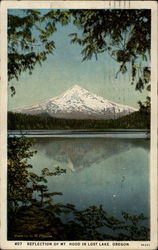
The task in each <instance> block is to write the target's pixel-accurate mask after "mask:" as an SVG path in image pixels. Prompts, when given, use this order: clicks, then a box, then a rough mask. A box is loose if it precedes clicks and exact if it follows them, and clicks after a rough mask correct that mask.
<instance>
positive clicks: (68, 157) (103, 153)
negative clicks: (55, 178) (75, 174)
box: [35, 138, 148, 171]
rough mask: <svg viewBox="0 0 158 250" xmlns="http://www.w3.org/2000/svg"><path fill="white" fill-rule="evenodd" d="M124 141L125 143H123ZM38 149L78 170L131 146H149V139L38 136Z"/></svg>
mask: <svg viewBox="0 0 158 250" xmlns="http://www.w3.org/2000/svg"><path fill="white" fill-rule="evenodd" d="M122 142H123V143H122ZM35 144H36V149H37V150H42V151H44V152H45V154H46V155H47V156H48V157H50V158H53V159H54V160H56V161H58V162H60V163H66V164H67V166H68V168H70V169H71V170H72V171H78V170H81V169H82V168H85V167H90V166H91V165H92V164H94V163H95V164H98V163H100V162H102V160H103V159H104V160H105V159H106V158H109V157H111V156H114V155H116V154H119V153H121V152H125V151H128V150H130V148H131V147H143V148H148V141H147V140H144V143H142V139H140V140H139V139H136V140H135V139H113V138H101V139H100V138H93V139H92V138H91V139H87V138H82V139H79V138H73V139H72V138H69V139H68V138H66V139H65V138H62V139H61V138H60V139H59V138H58V139H54V138H38V139H37V141H36V140H35Z"/></svg>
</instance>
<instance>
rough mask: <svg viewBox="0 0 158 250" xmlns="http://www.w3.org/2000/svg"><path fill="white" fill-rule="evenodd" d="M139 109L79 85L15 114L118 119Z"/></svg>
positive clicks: (15, 110) (20, 109)
mask: <svg viewBox="0 0 158 250" xmlns="http://www.w3.org/2000/svg"><path fill="white" fill-rule="evenodd" d="M135 111H137V109H135V108H132V107H129V106H126V105H122V104H118V103H114V102H111V101H109V100H107V99H104V98H103V97H100V96H97V95H95V94H92V93H90V92H89V91H87V90H86V89H84V88H81V87H80V86H78V85H75V86H74V87H72V88H70V89H68V90H67V91H66V92H64V93H63V94H62V95H60V96H58V97H55V98H52V99H49V100H47V101H44V102H41V103H38V104H35V105H31V106H29V107H25V108H17V109H14V110H13V112H16V113H25V114H32V115H40V114H41V115H49V116H52V117H57V118H65V119H104V120H106V119H116V118H118V117H121V116H124V115H127V114H130V113H132V112H135Z"/></svg>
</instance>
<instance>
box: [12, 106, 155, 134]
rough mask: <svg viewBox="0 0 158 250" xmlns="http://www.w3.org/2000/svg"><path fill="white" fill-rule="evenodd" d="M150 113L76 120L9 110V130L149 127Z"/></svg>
mask: <svg viewBox="0 0 158 250" xmlns="http://www.w3.org/2000/svg"><path fill="white" fill-rule="evenodd" d="M149 128H150V115H149V113H146V112H140V111H139V112H134V113H132V114H129V115H126V116H124V117H121V118H118V119H115V120H114V119H110V120H75V119H60V118H53V117H49V116H39V115H28V114H21V113H13V112H8V129H9V130H23V129H25V130H27V129H28V130H29V129H149Z"/></svg>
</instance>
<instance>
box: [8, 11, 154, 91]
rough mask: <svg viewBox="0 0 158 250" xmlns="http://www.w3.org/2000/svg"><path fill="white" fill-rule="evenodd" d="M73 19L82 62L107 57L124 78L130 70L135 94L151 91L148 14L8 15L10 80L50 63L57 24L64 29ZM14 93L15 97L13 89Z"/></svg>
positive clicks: (37, 12) (64, 12) (31, 12)
mask: <svg viewBox="0 0 158 250" xmlns="http://www.w3.org/2000/svg"><path fill="white" fill-rule="evenodd" d="M70 20H72V22H73V24H74V25H75V26H76V27H77V28H78V29H79V32H78V33H72V34H70V36H71V38H72V39H71V42H72V43H77V44H79V45H81V46H82V47H83V50H82V55H83V61H84V60H89V59H91V58H92V56H93V55H94V56H95V57H96V59H97V58H98V55H99V54H101V53H107V54H109V55H110V56H111V57H112V58H113V59H114V60H115V61H117V62H118V63H119V64H120V66H119V72H122V73H123V74H124V73H126V72H127V70H128V66H129V64H130V65H131V76H132V84H134V83H135V85H136V90H139V91H142V90H143V89H144V88H145V87H146V89H147V90H150V83H149V82H150V67H149V65H148V64H149V61H150V43H151V12H150V10H147V9H133V10H129V9H128V10H125V9H124V10H117V9H110V10H109V9H108V10H107V9H93V10H92V9H85V10H82V9H74V10H66V11H64V10H59V9H58V10H50V11H47V12H46V13H42V12H40V11H37V10H33V9H27V10H23V14H21V16H20V15H19V16H18V15H16V14H14V15H13V14H11V13H9V15H8V76H9V80H11V79H13V78H16V79H18V78H19V75H20V74H21V72H23V71H27V70H28V71H29V72H30V73H31V72H32V70H33V69H34V67H35V65H36V64H37V63H39V64H41V62H42V61H44V60H46V59H47V55H48V54H50V53H52V52H53V50H54V48H55V43H54V41H53V40H52V35H53V33H54V32H55V31H56V30H57V24H58V23H60V24H62V25H66V24H68V23H70ZM81 32H82V35H81V37H80V34H81ZM11 90H12V92H13V93H14V92H15V89H14V87H13V86H11Z"/></svg>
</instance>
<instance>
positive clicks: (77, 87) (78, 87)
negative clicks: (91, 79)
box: [66, 84, 88, 92]
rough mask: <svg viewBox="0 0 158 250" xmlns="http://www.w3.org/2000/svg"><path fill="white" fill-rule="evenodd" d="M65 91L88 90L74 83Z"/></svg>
mask: <svg viewBox="0 0 158 250" xmlns="http://www.w3.org/2000/svg"><path fill="white" fill-rule="evenodd" d="M67 91H79V92H80V91H88V90H86V89H84V88H82V87H81V86H79V85H77V84H76V85H74V86H73V87H71V88H69V89H68V90H67ZM67 91H66V92H67Z"/></svg>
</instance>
